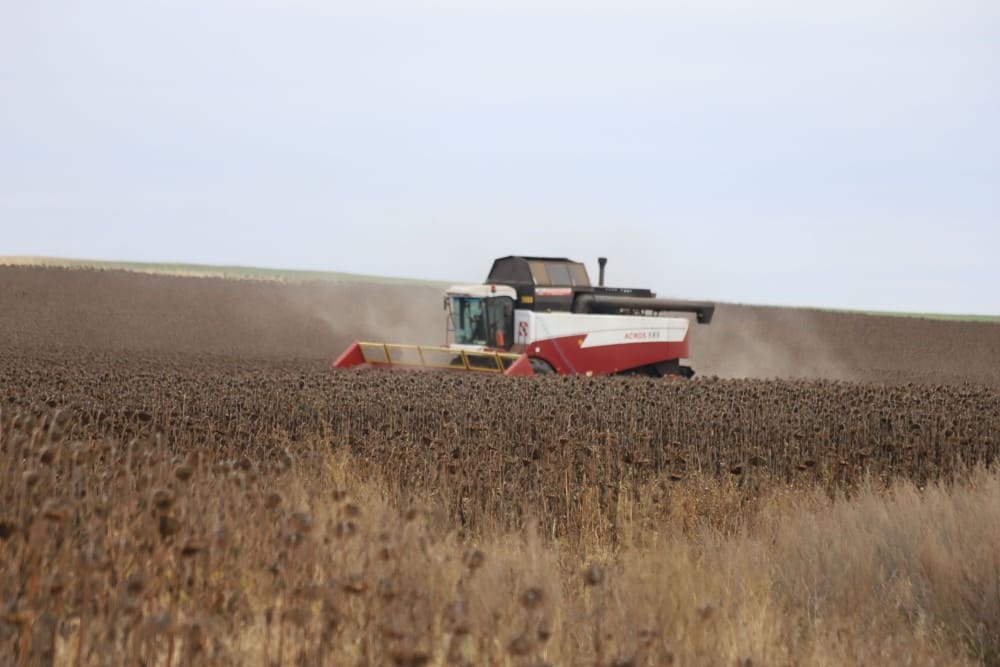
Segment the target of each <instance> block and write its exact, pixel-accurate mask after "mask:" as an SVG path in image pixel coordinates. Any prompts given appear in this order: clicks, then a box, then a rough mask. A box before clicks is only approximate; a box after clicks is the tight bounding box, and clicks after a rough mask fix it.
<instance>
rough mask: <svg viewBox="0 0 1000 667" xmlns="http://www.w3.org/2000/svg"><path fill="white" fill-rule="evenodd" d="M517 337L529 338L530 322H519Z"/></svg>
mask: <svg viewBox="0 0 1000 667" xmlns="http://www.w3.org/2000/svg"><path fill="white" fill-rule="evenodd" d="M517 337H518V338H527V337H528V321H527V320H521V321H520V322H518V324H517Z"/></svg>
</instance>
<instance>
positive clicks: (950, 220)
mask: <svg viewBox="0 0 1000 667" xmlns="http://www.w3.org/2000/svg"><path fill="white" fill-rule="evenodd" d="M998 252H1000V3H997V2H996V1H995V0H953V1H951V2H924V1H923V0H884V1H881V2H879V1H872V0H837V1H836V2H834V1H833V0H826V1H824V2H801V0H756V1H750V0H746V1H736V0H732V1H726V2H723V1H721V0H697V1H695V0H691V1H687V2H674V1H671V0H661V1H658V2H653V1H652V0H619V1H616V2H610V1H609V2H594V1H590V0H576V1H572V2H571V1H568V0H532V1H529V0H506V1H503V2H501V1H499V0H498V1H496V2H477V1H476V0H437V1H424V2H422V1H420V0H372V1H367V2H360V1H359V2H339V1H335V0H330V1H321V0H199V1H197V2H195V1H193V0H174V1H170V2H167V1H154V0H111V1H104V0H93V1H88V2H85V3H84V2H79V1H70V0H48V1H45V2H21V1H20V0H0V256H10V255H28V256H57V257H72V258H86V259H105V260H128V261H151V262H190V263H205V264H222V265H249V266H264V267H277V268H292V269H313V270H329V271H348V272H356V273H369V274H375V275H391V276H403V277H413V278H427V279H433V280H451V281H456V282H481V281H482V280H484V279H485V277H486V273H487V272H488V270H489V267H490V265H491V263H492V260H493V259H494V258H495V257H500V256H503V255H508V254H529V255H551V256H568V257H570V258H573V259H577V260H580V261H585V262H587V263H588V266H589V268H590V270H591V274H592V276H594V277H596V257H597V256H599V255H603V256H607V257H608V258H609V263H608V282H609V283H610V284H614V285H620V286H631V287H649V288H652V289H654V290H655V291H657V292H658V293H660V294H662V295H669V296H674V297H686V298H708V299H717V300H720V301H735V302H742V303H762V304H781V305H809V306H821V307H834V308H860V309H879V310H898V311H919V312H952V313H981V314H1000V288H998V287H1000V260H998V258H997V256H998Z"/></svg>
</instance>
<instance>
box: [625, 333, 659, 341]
mask: <svg viewBox="0 0 1000 667" xmlns="http://www.w3.org/2000/svg"><path fill="white" fill-rule="evenodd" d="M659 338H660V332H659V331H628V332H626V333H625V340H657V339H659Z"/></svg>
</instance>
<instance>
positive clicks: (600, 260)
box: [597, 257, 608, 287]
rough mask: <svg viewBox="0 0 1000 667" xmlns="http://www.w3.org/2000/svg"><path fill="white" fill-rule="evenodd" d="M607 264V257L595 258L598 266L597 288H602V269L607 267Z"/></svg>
mask: <svg viewBox="0 0 1000 667" xmlns="http://www.w3.org/2000/svg"><path fill="white" fill-rule="evenodd" d="M607 264H608V258H607V257H598V258H597V266H598V269H597V286H598V287H604V267H605V266H607Z"/></svg>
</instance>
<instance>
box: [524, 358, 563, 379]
mask: <svg viewBox="0 0 1000 667" xmlns="http://www.w3.org/2000/svg"><path fill="white" fill-rule="evenodd" d="M528 361H530V362H531V372H532V373H534V374H535V375H555V374H556V369H554V368H552V364H550V363H549V362H547V361H545V360H544V359H539V358H538V357H528Z"/></svg>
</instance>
